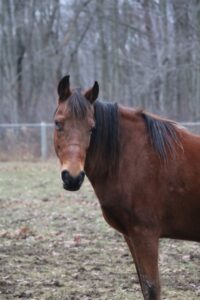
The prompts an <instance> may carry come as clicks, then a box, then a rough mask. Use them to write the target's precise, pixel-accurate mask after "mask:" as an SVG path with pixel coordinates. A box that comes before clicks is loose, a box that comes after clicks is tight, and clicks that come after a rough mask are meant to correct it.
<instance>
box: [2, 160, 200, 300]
mask: <svg viewBox="0 0 200 300" xmlns="http://www.w3.org/2000/svg"><path fill="white" fill-rule="evenodd" d="M160 272H161V282H162V294H163V299H170V300H171V299H177V300H193V299H194V300H195V299H200V247H199V244H197V243H191V242H180V241H172V240H164V241H161V244H160ZM6 299H9V300H12V299H32V300H36V299H37V300H47V299H48V300H93V299H98V300H130V299H131V300H133V299H135V300H136V299H137V300H139V299H142V295H141V291H140V287H139V284H138V278H137V276H136V271H135V267H134V265H133V263H132V258H131V256H130V254H129V251H128V249H127V246H126V244H125V242H124V240H123V238H122V237H121V235H120V234H118V233H117V232H116V231H114V230H113V229H112V228H110V227H109V226H108V225H107V224H106V222H105V221H104V219H103V217H102V214H101V210H100V207H99V204H98V200H97V199H96V197H95V195H94V193H93V190H92V188H91V186H90V184H89V182H88V181H85V183H84V185H83V187H82V189H81V190H80V191H78V192H74V193H71V192H66V191H64V190H63V189H62V185H61V181H60V174H59V166H58V163H57V162H56V161H49V162H31V163H20V162H16V163H11V162H9V163H8V162H1V163H0V300H6Z"/></svg>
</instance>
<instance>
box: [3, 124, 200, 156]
mask: <svg viewBox="0 0 200 300" xmlns="http://www.w3.org/2000/svg"><path fill="white" fill-rule="evenodd" d="M179 124H180V125H181V126H184V127H186V128H188V129H189V130H190V131H191V132H193V133H196V134H199V135H200V122H181V123H179ZM53 126H54V125H53V124H52V123H46V122H41V123H21V124H15V123H4V124H0V158H1V153H6V155H7V157H8V158H9V155H10V156H11V155H13V152H14V153H16V147H17V146H18V152H17V153H18V155H19V156H20V153H21V152H23V151H24V152H25V153H26V154H27V153H29V152H31V150H32V148H35V147H36V145H37V147H36V148H37V151H35V152H36V154H33V156H39V157H41V158H42V159H46V158H47V157H48V156H49V153H50V152H53V151H52V149H53V138H52V135H53V130H52V128H53ZM33 130H34V132H33ZM28 131H29V133H28ZM22 136H23V138H22ZM33 136H34V138H33ZM20 143H21V144H20ZM20 147H21V148H20ZM50 148H51V151H50ZM22 149H23V151H22ZM11 153H12V154H11ZM23 154H24V153H23Z"/></svg>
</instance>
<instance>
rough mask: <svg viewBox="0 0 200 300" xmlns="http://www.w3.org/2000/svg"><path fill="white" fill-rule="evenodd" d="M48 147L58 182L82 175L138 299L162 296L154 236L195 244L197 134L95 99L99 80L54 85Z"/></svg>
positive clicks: (199, 232) (199, 188) (199, 168)
mask: <svg viewBox="0 0 200 300" xmlns="http://www.w3.org/2000/svg"><path fill="white" fill-rule="evenodd" d="M57 91H58V105H57V108H56V111H55V114H54V122H55V130H54V146H55V152H56V154H57V156H58V158H59V160H60V165H61V178H62V182H63V187H64V189H66V190H69V191H76V190H78V189H79V188H80V187H81V185H82V183H83V180H84V177H85V174H86V176H87V177H88V179H89V181H90V182H91V185H92V187H93V188H94V191H95V193H96V196H97V198H98V199H99V202H100V206H101V209H102V213H103V216H104V218H105V220H106V221H107V223H108V224H109V225H111V226H112V227H113V228H114V229H116V230H117V231H119V232H120V233H121V234H122V235H123V236H124V238H125V241H126V243H127V245H128V247H129V249H130V253H131V255H132V257H133V260H134V262H135V266H136V270H137V274H138V278H139V282H140V286H141V291H142V294H143V297H144V299H145V300H159V299H161V287H160V280H159V266H158V255H159V239H161V238H172V239H182V240H188V241H196V242H200V137H199V136H197V135H193V134H192V133H190V132H189V131H188V130H186V129H185V128H183V127H181V126H180V125H179V124H178V123H176V122H174V121H171V120H169V119H165V118H162V117H159V116H157V115H153V114H151V113H148V112H146V111H145V110H143V109H133V108H128V107H125V106H123V105H119V104H116V103H111V102H102V101H99V100H97V98H98V94H99V85H98V82H96V81H95V83H94V85H93V87H92V88H90V89H88V90H86V91H85V92H82V91H81V90H80V89H71V88H70V77H69V75H67V76H64V77H63V78H62V79H61V80H60V82H59V84H58V88H57Z"/></svg>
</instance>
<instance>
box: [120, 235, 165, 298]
mask: <svg viewBox="0 0 200 300" xmlns="http://www.w3.org/2000/svg"><path fill="white" fill-rule="evenodd" d="M125 240H126V242H127V244H128V246H129V249H130V251H131V254H132V256H133V259H134V261H135V266H136V270H137V273H138V277H139V281H140V285H141V289H142V293H143V296H144V299H145V300H160V283H159V271H158V244H159V240H158V238H157V237H155V235H154V234H152V233H149V232H139V231H138V232H137V233H136V232H134V233H133V234H131V236H129V237H125Z"/></svg>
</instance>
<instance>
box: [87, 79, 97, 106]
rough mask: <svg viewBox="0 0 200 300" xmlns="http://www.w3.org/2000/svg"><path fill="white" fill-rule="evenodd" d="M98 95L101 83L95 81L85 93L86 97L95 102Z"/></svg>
mask: <svg viewBox="0 0 200 300" xmlns="http://www.w3.org/2000/svg"><path fill="white" fill-rule="evenodd" d="M98 95H99V84H98V82H97V81H95V83H94V85H93V87H92V88H91V89H89V90H88V91H87V92H86V93H85V98H87V99H88V100H89V101H90V103H93V102H94V101H95V100H96V99H97V97H98Z"/></svg>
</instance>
